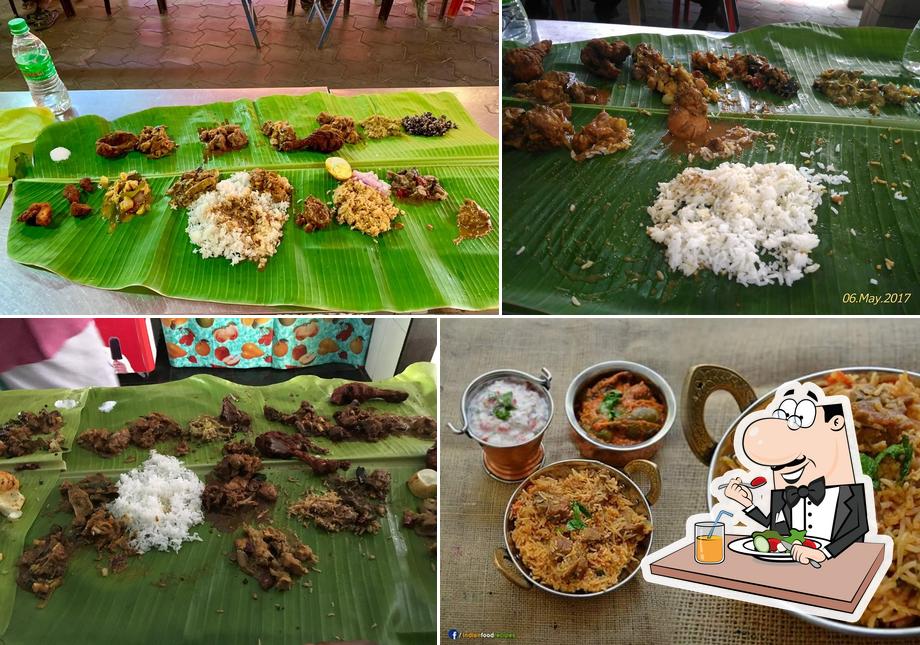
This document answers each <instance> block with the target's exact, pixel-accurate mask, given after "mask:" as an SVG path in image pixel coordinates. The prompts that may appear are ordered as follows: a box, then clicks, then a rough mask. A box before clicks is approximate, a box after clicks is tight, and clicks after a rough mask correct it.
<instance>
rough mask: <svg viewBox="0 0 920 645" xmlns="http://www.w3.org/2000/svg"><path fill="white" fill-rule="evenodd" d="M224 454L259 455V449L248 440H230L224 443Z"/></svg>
mask: <svg viewBox="0 0 920 645" xmlns="http://www.w3.org/2000/svg"><path fill="white" fill-rule="evenodd" d="M224 454H225V455H253V456H258V455H259V451H258V450H257V449H256V447H255V446H254V445H252V444H251V443H249V442H248V441H230V442H227V443H225V444H224Z"/></svg>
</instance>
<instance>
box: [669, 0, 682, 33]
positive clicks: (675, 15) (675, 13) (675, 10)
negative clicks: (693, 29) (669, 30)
mask: <svg viewBox="0 0 920 645" xmlns="http://www.w3.org/2000/svg"><path fill="white" fill-rule="evenodd" d="M673 2H674V4H672V5H671V26H672V27H674V28H675V29H676V28H677V26H678V25H679V24H680V0H673Z"/></svg>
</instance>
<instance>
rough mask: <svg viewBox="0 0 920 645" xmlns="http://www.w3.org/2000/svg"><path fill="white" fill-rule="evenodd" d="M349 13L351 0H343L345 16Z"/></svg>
mask: <svg viewBox="0 0 920 645" xmlns="http://www.w3.org/2000/svg"><path fill="white" fill-rule="evenodd" d="M349 11H351V0H345V15H346V16H347V15H348V12H349Z"/></svg>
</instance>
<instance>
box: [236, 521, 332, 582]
mask: <svg viewBox="0 0 920 645" xmlns="http://www.w3.org/2000/svg"><path fill="white" fill-rule="evenodd" d="M234 546H235V549H236V550H235V553H234V554H233V557H232V559H233V560H234V561H235V562H236V563H237V564H238V565H239V567H240V569H242V570H243V571H245V572H246V573H247V574H249V575H251V576H252V577H253V578H255V579H256V580H258V581H259V586H260V587H262V588H263V589H271V588H273V587H274V588H276V589H279V590H281V591H286V590H288V589H290V588H291V587H292V586H293V585H294V580H293V579H294V578H299V577H300V576H303V575H305V574H306V573H307V572H308V571H309V568H310V567H311V566H313V565H315V564H317V563H318V562H319V558H318V557H317V556H316V554H315V553H313V550H312V549H311V548H310V547H309V546H307V545H306V544H304V543H303V542H301V541H300V539H298V538H297V536H295V535H292V534H288V533H285V532H283V531H281V530H279V529H276V528H273V527H265V528H262V529H257V528H255V527H253V526H246V527H243V537H241V538H237V540H236V542H235V543H234Z"/></svg>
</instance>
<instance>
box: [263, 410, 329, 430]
mask: <svg viewBox="0 0 920 645" xmlns="http://www.w3.org/2000/svg"><path fill="white" fill-rule="evenodd" d="M262 411H263V413H264V414H265V418H266V419H268V420H269V421H277V422H278V423H283V424H284V425H288V426H293V427H294V428H296V429H297V432H299V433H300V434H302V435H305V436H307V437H323V436H326V434H327V433H328V432H329V429H330V428H331V427H332V426H333V423H332V422H331V421H330V420H329V419H327V418H326V417H324V416H322V415H321V414H320V413H319V412H317V411H316V408H314V407H313V406H312V405H311V404H310V402H309V401H301V402H300V407H299V408H297V409H296V410H294V412H292V413H291V414H285V413H284V412H281V411H280V410H276V409H275V408H273V407H271V406H269V405H266V406H265V407H264V408H263V409H262Z"/></svg>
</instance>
